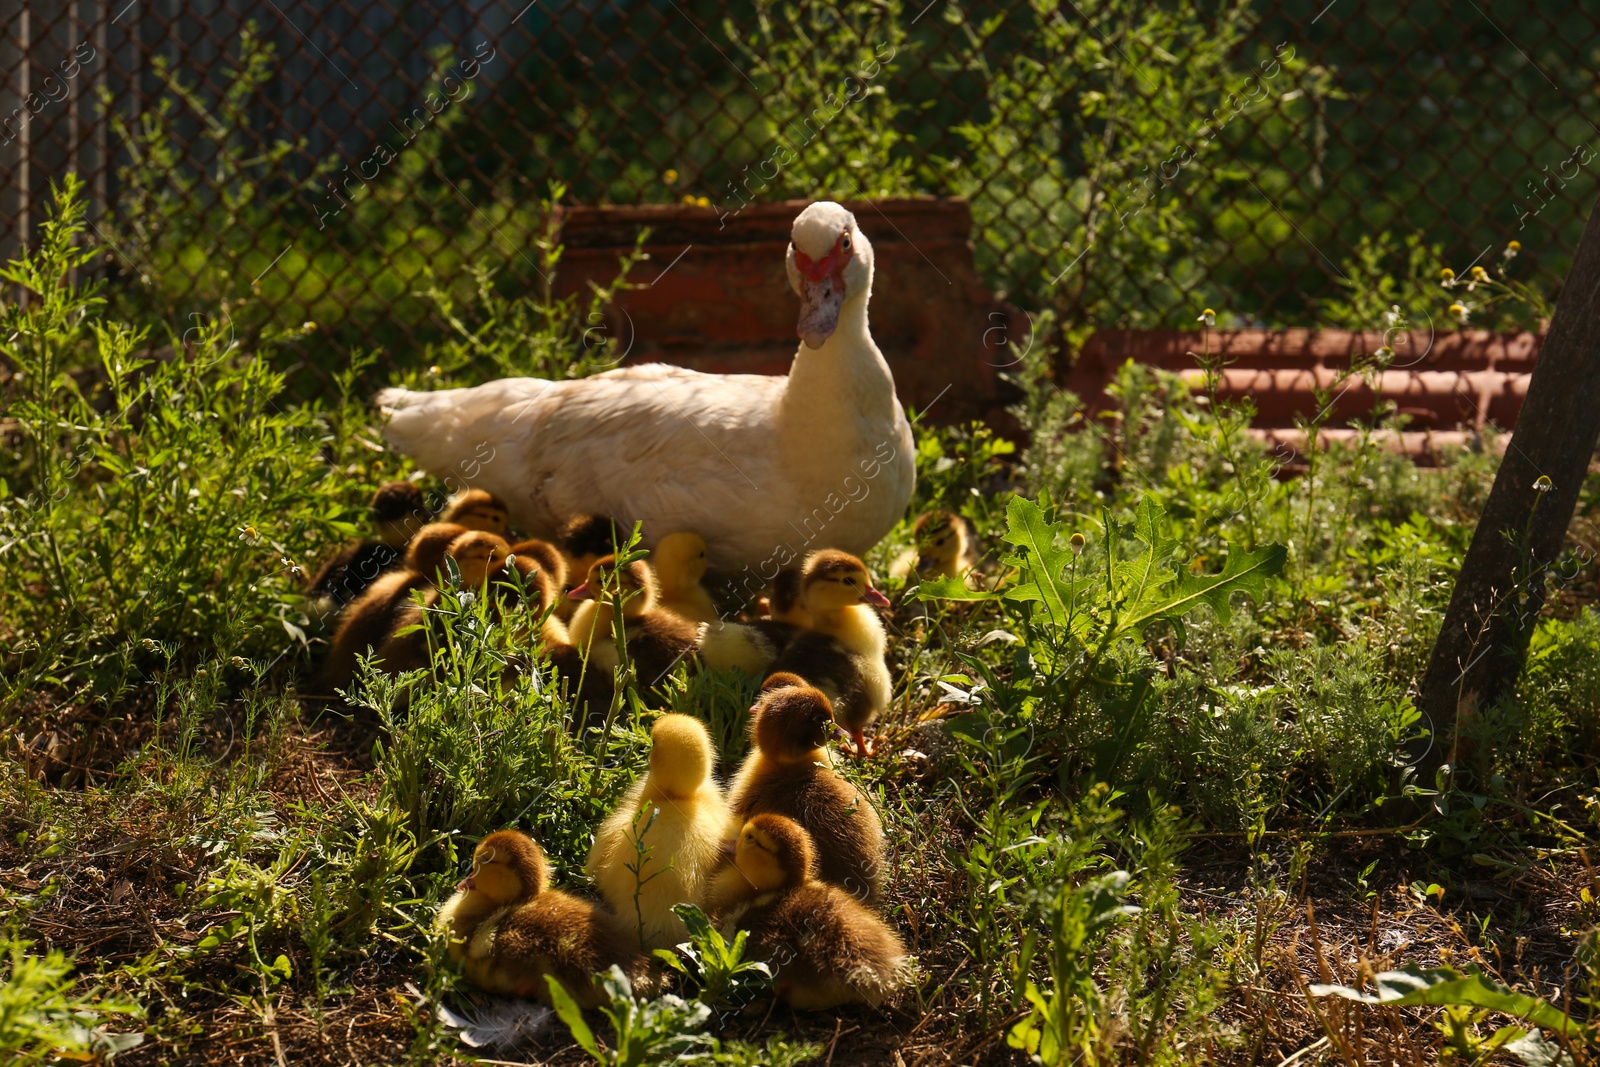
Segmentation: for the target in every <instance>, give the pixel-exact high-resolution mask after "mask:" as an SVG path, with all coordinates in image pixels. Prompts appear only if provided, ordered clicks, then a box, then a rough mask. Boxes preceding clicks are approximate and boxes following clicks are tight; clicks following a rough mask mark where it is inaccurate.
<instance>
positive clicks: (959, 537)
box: [889, 511, 978, 584]
mask: <svg viewBox="0 0 1600 1067" xmlns="http://www.w3.org/2000/svg"><path fill="white" fill-rule="evenodd" d="M911 537H912V541H913V542H914V545H915V547H913V548H910V549H907V550H906V551H905V552H902V553H901V554H900V555H899V557H897V558H896V559H895V561H894V562H893V563H892V564H890V566H889V575H890V577H892V578H898V579H900V580H902V581H903V580H905V579H908V578H911V577H912V576H913V575H915V576H917V577H920V578H964V579H966V580H967V581H968V583H969V584H970V583H971V582H972V581H973V572H974V570H975V568H976V567H977V566H978V552H977V546H976V542H975V539H974V537H973V531H972V524H971V523H969V522H968V521H967V520H966V519H964V518H962V517H961V516H960V515H957V514H956V513H955V512H953V511H925V512H923V513H922V514H921V515H918V516H917V521H916V522H915V523H914V524H913V525H912V527H911Z"/></svg>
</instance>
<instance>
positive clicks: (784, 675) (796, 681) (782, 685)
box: [757, 671, 833, 718]
mask: <svg viewBox="0 0 1600 1067" xmlns="http://www.w3.org/2000/svg"><path fill="white" fill-rule="evenodd" d="M792 685H798V686H801V687H802V688H803V687H805V685H806V680H805V679H804V678H802V677H800V676H799V675H798V674H790V673H789V672H788V671H778V672H776V673H775V674H769V675H767V677H766V680H765V681H763V682H762V683H761V688H760V689H759V690H758V691H757V695H758V696H759V695H760V694H762V693H769V692H771V691H772V690H774V689H787V688H789V687H790V686H792ZM828 716H829V718H832V717H833V709H832V707H831V706H830V707H829V709H828Z"/></svg>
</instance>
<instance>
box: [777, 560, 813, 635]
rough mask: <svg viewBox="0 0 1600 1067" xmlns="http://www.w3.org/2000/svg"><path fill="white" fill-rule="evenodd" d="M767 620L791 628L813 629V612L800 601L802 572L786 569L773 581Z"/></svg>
mask: <svg viewBox="0 0 1600 1067" xmlns="http://www.w3.org/2000/svg"><path fill="white" fill-rule="evenodd" d="M767 618H769V619H771V620H772V621H773V622H782V623H788V624H789V625H790V626H803V627H805V628H806V629H808V630H809V629H810V628H811V612H809V611H807V610H806V606H805V605H804V604H803V603H801V601H800V571H799V570H798V569H797V568H795V567H785V568H784V569H783V570H781V571H779V572H778V576H777V577H776V578H774V579H772V594H771V595H770V596H769V597H768V598H767Z"/></svg>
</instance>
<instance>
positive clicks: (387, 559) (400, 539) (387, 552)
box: [306, 482, 432, 617]
mask: <svg viewBox="0 0 1600 1067" xmlns="http://www.w3.org/2000/svg"><path fill="white" fill-rule="evenodd" d="M368 516H369V517H370V519H371V521H372V527H373V531H372V532H373V536H372V537H371V538H368V539H366V540H363V541H355V542H352V543H350V544H348V545H346V546H345V547H344V549H343V550H341V551H340V552H339V554H338V555H337V556H334V557H333V558H332V559H330V560H329V561H328V562H326V563H324V564H323V565H322V569H321V570H319V571H318V572H317V576H316V577H315V578H313V579H312V580H311V582H310V584H308V585H307V586H306V596H308V597H309V598H311V601H312V604H313V609H312V610H313V611H314V612H315V614H316V615H317V616H318V617H323V616H326V615H330V614H332V613H333V612H335V611H338V610H339V609H340V608H342V607H344V606H345V605H346V604H348V603H350V601H352V600H354V599H355V598H356V597H358V596H360V595H361V594H362V592H363V591H364V590H365V589H366V588H367V587H368V586H369V585H371V584H372V583H373V582H374V581H375V580H376V579H377V578H378V576H379V575H381V574H383V573H385V572H386V571H389V570H392V569H394V568H395V567H398V566H400V565H401V564H402V563H403V562H404V560H405V550H406V545H408V544H409V543H410V541H411V538H412V537H413V536H415V535H416V533H417V531H418V530H420V529H421V528H422V527H423V525H424V524H426V523H427V522H428V521H429V520H430V519H431V518H432V513H431V512H430V511H429V510H428V507H427V505H426V504H425V503H423V500H422V490H420V489H418V488H417V487H416V485H414V484H413V483H411V482H389V483H388V484H386V485H382V486H379V487H378V491H377V492H376V493H373V494H372V503H371V505H370V507H369V509H368Z"/></svg>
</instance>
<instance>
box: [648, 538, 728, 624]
mask: <svg viewBox="0 0 1600 1067" xmlns="http://www.w3.org/2000/svg"><path fill="white" fill-rule="evenodd" d="M650 564H651V567H652V568H653V569H654V570H655V572H656V583H657V585H658V586H659V588H660V595H661V606H662V607H663V608H665V609H666V610H668V611H670V612H672V613H673V614H675V615H679V616H682V617H683V618H685V619H688V620H689V621H690V622H710V623H715V622H720V621H722V616H721V615H720V614H718V612H717V606H716V605H715V604H714V603H712V601H711V594H710V593H708V592H706V588H705V586H703V585H701V584H700V582H701V579H703V578H704V577H705V576H706V542H705V539H704V538H702V537H701V536H700V535H699V534H697V533H694V532H692V531H690V530H682V531H679V532H678V533H669V534H667V535H666V536H665V537H663V538H662V539H661V540H659V541H657V542H656V547H655V551H653V552H651V553H650Z"/></svg>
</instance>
